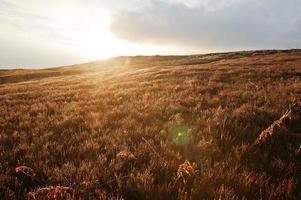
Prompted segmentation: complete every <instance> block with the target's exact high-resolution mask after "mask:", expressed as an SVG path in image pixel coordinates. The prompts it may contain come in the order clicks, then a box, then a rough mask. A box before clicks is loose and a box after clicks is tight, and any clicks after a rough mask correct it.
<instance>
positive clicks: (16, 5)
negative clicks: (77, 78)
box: [0, 0, 301, 68]
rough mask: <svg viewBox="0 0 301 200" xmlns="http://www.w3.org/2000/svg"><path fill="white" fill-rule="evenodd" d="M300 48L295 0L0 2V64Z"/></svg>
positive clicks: (300, 19) (300, 5)
mask: <svg viewBox="0 0 301 200" xmlns="http://www.w3.org/2000/svg"><path fill="white" fill-rule="evenodd" d="M300 47H301V1H300V0H43V1H42V0H26V1H24V0H0V52H1V53H0V68H9V67H11V68H16V67H48V66H58V65H66V64H75V63H81V62H87V61H91V60H96V59H102V58H108V57H112V56H118V55H136V54H146V55H151V54H191V53H206V52H216V51H230V50H247V49H271V48H300Z"/></svg>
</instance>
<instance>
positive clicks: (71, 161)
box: [0, 50, 301, 199]
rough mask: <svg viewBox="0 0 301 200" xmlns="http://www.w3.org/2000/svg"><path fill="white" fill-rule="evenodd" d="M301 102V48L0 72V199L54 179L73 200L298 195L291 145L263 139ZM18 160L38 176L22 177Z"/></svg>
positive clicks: (297, 159)
mask: <svg viewBox="0 0 301 200" xmlns="http://www.w3.org/2000/svg"><path fill="white" fill-rule="evenodd" d="M300 100H301V51H300V50H277V51H276V50H270V51H244V52H231V53H220V54H206V55H190V56H136V57H117V58H112V59H109V60H104V61H95V62H91V63H87V64H80V65H74V66H65V67H58V68H51V69H43V70H42V69H41V70H5V71H4V70H3V71H0V113H1V115H0V157H1V164H0V199H15V198H18V197H22V198H25V196H26V194H27V193H28V192H30V191H36V192H38V191H37V190H38V188H39V187H48V188H51V187H50V186H64V187H69V188H71V189H72V191H73V197H74V198H76V199H300V198H301V182H300V180H301V179H300V178H301V175H300V169H301V167H300V166H301V160H300V156H299V154H298V152H297V151H295V150H296V149H294V148H296V147H295V146H296V144H295V143H294V146H293V147H294V148H293V147H292V149H291V150H289V151H288V152H286V153H288V154H289V155H290V156H289V157H283V156H280V155H278V153H279V151H276V152H277V154H276V153H275V154H269V156H268V158H266V157H265V158H264V159H263V160H261V159H257V158H258V157H260V155H263V153H264V150H265V147H264V145H263V146H262V147H260V148H257V146H256V141H258V138H260V135H261V132H262V131H264V130H265V129H266V128H267V127H269V126H270V125H271V124H273V122H274V121H276V120H277V119H279V118H280V117H281V116H282V115H283V114H284V113H285V112H286V111H287V110H288V109H289V108H290V107H291V106H292V105H293V103H294V102H297V101H300ZM297 124H298V123H297ZM292 130H297V131H299V130H300V129H299V128H298V127H297V129H295V128H292ZM296 134H298V133H296ZM290 142H292V141H290V140H288V141H286V143H285V145H287V147H290V146H292V145H290ZM275 144H277V142H276V143H275ZM273 148H278V146H277V145H276V146H273ZM258 151H259V152H258ZM280 153H281V152H280ZM285 155H287V154H285ZM23 165H25V166H28V167H30V168H31V169H33V170H35V171H36V173H34V175H33V176H37V177H38V175H37V174H43V175H44V177H47V178H45V180H44V181H43V184H41V181H39V182H37V184H36V185H33V184H32V182H31V181H32V180H31V179H30V181H29V180H28V179H26V180H25V179H24V177H23V178H20V177H19V178H17V179H16V171H15V168H16V167H17V166H23ZM68 192H70V190H68ZM29 198H30V197H29Z"/></svg>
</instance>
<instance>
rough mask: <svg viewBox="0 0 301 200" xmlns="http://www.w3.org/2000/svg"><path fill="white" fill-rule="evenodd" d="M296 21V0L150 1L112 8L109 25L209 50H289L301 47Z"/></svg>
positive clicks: (137, 36) (127, 33)
mask: <svg viewBox="0 0 301 200" xmlns="http://www.w3.org/2000/svg"><path fill="white" fill-rule="evenodd" d="M185 2H186V3H185ZM187 2H188V3H187ZM198 2H202V1H198ZM210 2H211V3H210ZM213 2H215V3H213ZM300 20H301V1H299V0H287V1H282V0H262V1H257V0H244V1H242V0H217V1H209V0H207V1H203V3H197V1H194V0H189V1H182V0H167V1H156V0H151V1H149V3H148V4H147V5H146V6H144V7H142V8H141V9H139V10H119V11H118V12H116V13H115V15H114V17H113V22H112V23H111V26H110V29H111V31H112V32H113V33H114V34H115V35H117V36H118V37H120V38H123V39H125V40H128V41H131V42H143V43H156V44H164V45H166V44H178V45H181V46H186V47H187V46H190V47H193V48H197V47H199V48H202V49H208V50H213V51H214V50H229V49H255V48H291V47H296V46H298V45H301V34H298V33H301V32H300V31H301V28H300Z"/></svg>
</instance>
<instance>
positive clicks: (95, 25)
mask: <svg viewBox="0 0 301 200" xmlns="http://www.w3.org/2000/svg"><path fill="white" fill-rule="evenodd" d="M109 22H110V20H108V19H107V20H102V21H94V22H93V21H92V22H90V24H89V25H88V26H86V27H85V30H81V34H79V36H78V38H77V44H78V45H77V46H78V48H79V51H80V52H81V55H82V56H83V57H84V58H86V59H88V60H97V59H106V58H110V57H114V56H118V55H129V54H133V53H134V52H138V51H139V49H138V48H137V45H135V44H132V43H130V42H127V41H125V40H122V39H119V38H117V37H116V36H115V35H114V34H113V33H112V32H111V31H110V28H109Z"/></svg>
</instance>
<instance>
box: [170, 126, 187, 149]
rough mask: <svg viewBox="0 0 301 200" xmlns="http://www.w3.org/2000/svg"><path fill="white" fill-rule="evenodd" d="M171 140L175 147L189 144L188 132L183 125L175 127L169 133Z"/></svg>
mask: <svg viewBox="0 0 301 200" xmlns="http://www.w3.org/2000/svg"><path fill="white" fill-rule="evenodd" d="M171 139H172V141H173V142H174V143H175V144H177V145H186V144H188V143H189V142H190V139H191V135H190V130H189V128H188V127H187V126H185V125H179V126H176V127H175V128H174V129H173V130H172V131H171Z"/></svg>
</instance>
